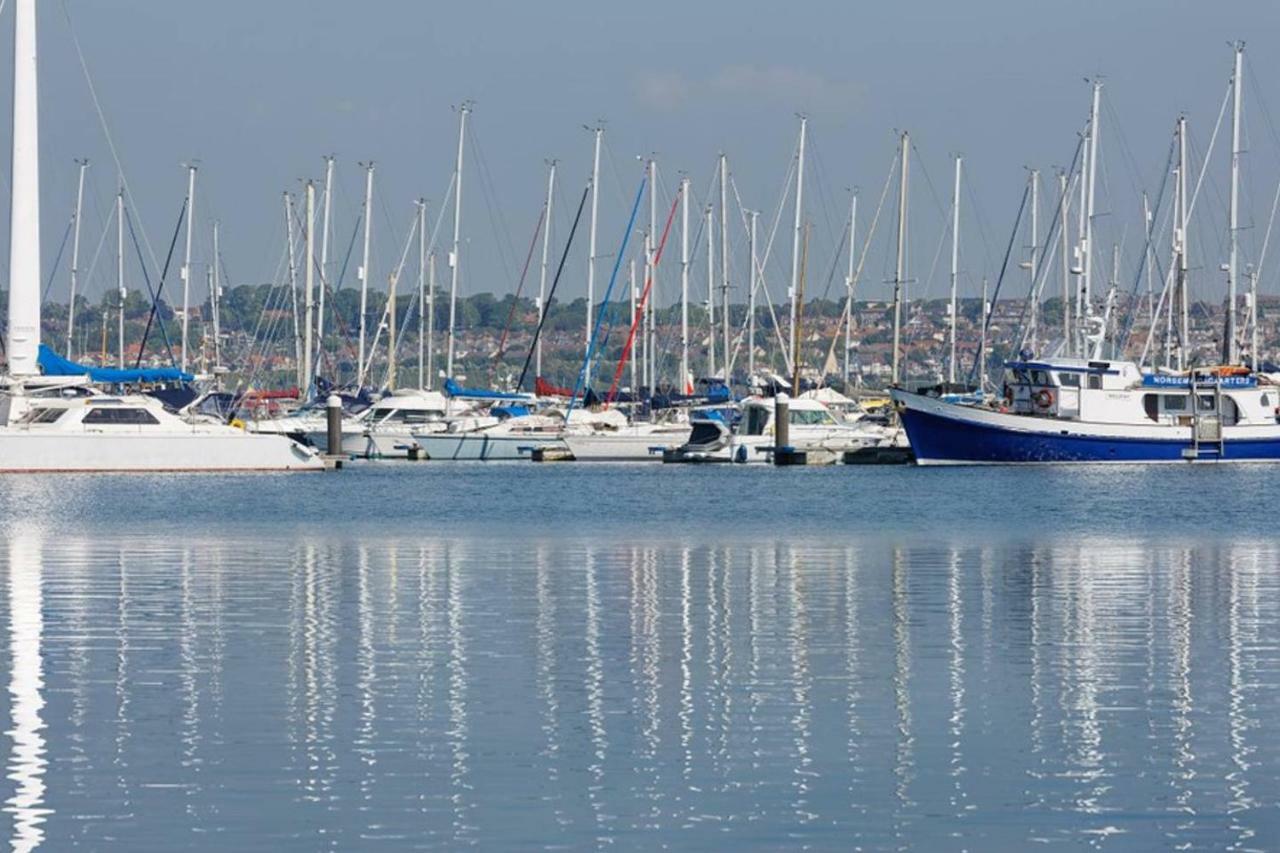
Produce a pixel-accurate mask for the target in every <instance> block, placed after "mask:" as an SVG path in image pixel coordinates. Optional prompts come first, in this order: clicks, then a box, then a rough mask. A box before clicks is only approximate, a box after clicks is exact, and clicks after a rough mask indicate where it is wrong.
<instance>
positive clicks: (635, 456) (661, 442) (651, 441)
mask: <svg viewBox="0 0 1280 853" xmlns="http://www.w3.org/2000/svg"><path fill="white" fill-rule="evenodd" d="M688 435H689V429H688V427H685V428H684V429H683V430H681V431H680V432H649V433H630V434H627V433H619V434H609V433H592V434H587V435H566V436H565V437H564V444H565V446H567V447H568V448H569V452H570V453H572V454H573V458H574V459H575V460H577V461H579V462H661V461H662V451H663V450H665V449H666V448H668V447H678V446H679V445H680V444H682V443H683V442H684V440H685V439H686V438H687V437H688Z"/></svg>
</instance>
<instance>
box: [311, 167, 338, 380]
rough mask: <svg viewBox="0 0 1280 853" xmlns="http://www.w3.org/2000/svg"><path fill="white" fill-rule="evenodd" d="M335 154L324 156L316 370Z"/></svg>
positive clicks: (326, 279)
mask: <svg viewBox="0 0 1280 853" xmlns="http://www.w3.org/2000/svg"><path fill="white" fill-rule="evenodd" d="M333 160H334V158H333V156H332V155H329V156H327V157H325V158H324V204H323V205H322V209H323V212H322V213H321V214H320V220H321V221H320V293H319V294H317V297H316V364H315V367H316V372H317V373H319V372H320V352H321V351H322V350H323V349H324V292H325V290H327V289H328V287H329V280H330V279H329V231H330V228H329V213H330V211H331V210H332V208H333Z"/></svg>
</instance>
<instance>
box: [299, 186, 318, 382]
mask: <svg viewBox="0 0 1280 853" xmlns="http://www.w3.org/2000/svg"><path fill="white" fill-rule="evenodd" d="M315 231H316V185H315V182H314V181H307V242H306V253H305V254H304V256H303V258H304V263H306V265H307V274H306V275H305V276H304V277H303V280H304V282H305V284H304V285H303V288H304V290H303V296H302V310H303V312H304V315H305V316H304V319H303V321H302V328H303V333H302V338H303V341H302V384H301V385H299V386H298V390H299V391H300V392H301V393H303V394H306V393H307V392H308V391H309V390H310V388H311V379H312V371H313V369H314V367H313V362H312V358H311V356H312V353H313V352H314V350H313V348H312V343H311V335H312V332H313V331H314V317H315V310H316V309H315V271H316V254H315V252H316V249H315V237H316V235H315ZM304 399H305V398H304Z"/></svg>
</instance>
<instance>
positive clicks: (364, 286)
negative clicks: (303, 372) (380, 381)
mask: <svg viewBox="0 0 1280 853" xmlns="http://www.w3.org/2000/svg"><path fill="white" fill-rule="evenodd" d="M362 165H363V166H364V250H363V251H362V252H361V255H360V258H361V260H360V269H359V270H358V272H359V275H358V276H357V278H359V279H360V333H359V339H358V344H357V349H356V386H357V387H361V388H362V387H364V373H365V364H364V348H365V335H366V332H367V330H366V319H365V318H366V315H367V314H368V313H369V242H370V234H371V231H372V229H373V163H371V162H370V163H364V164H362Z"/></svg>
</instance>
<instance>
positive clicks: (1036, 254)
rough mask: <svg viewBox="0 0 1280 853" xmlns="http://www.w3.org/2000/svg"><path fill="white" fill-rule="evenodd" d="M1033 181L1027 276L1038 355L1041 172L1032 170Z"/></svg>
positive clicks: (1033, 332) (1032, 327)
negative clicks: (1037, 285) (1037, 283)
mask: <svg viewBox="0 0 1280 853" xmlns="http://www.w3.org/2000/svg"><path fill="white" fill-rule="evenodd" d="M1029 180H1030V181H1031V253H1030V256H1029V257H1028V258H1027V275H1028V278H1029V279H1030V280H1031V287H1030V290H1031V320H1030V327H1031V335H1030V338H1029V340H1030V341H1031V351H1032V352H1036V353H1038V352H1039V351H1040V348H1039V347H1038V346H1037V345H1036V339H1037V338H1038V337H1040V291H1039V290H1037V289H1036V274H1037V272H1038V271H1039V269H1040V170H1039V169H1032V170H1031V175H1030V177H1029Z"/></svg>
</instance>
